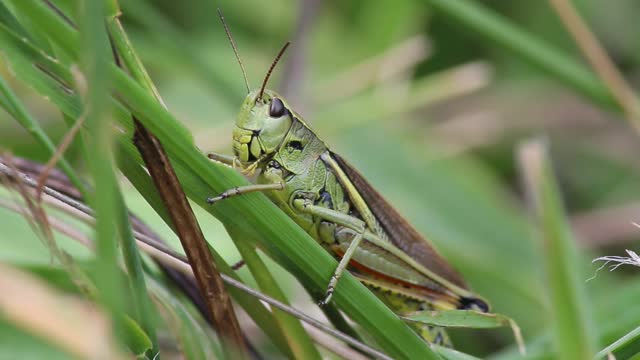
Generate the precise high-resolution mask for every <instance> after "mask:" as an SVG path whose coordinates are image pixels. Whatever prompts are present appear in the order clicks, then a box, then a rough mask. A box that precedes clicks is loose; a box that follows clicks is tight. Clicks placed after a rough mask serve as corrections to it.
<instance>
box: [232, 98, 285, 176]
mask: <svg viewBox="0 0 640 360" xmlns="http://www.w3.org/2000/svg"><path fill="white" fill-rule="evenodd" d="M292 124H293V118H292V116H291V112H290V111H289V106H288V105H287V104H286V103H285V102H284V100H283V99H282V97H281V96H280V95H278V94H277V93H276V92H274V91H271V90H267V89H265V90H264V92H263V93H262V96H261V97H260V89H256V90H253V91H251V92H250V93H249V95H247V97H246V98H245V100H244V102H243V103H242V106H241V108H240V112H239V113H238V118H237V119H236V124H235V127H234V129H233V152H234V154H235V155H236V156H237V157H238V159H239V160H240V163H241V164H242V165H243V166H248V165H250V164H252V163H255V162H256V161H262V160H264V159H265V158H267V157H269V156H270V155H272V154H274V153H275V152H276V151H277V150H278V148H279V147H280V145H281V143H282V140H283V139H284V137H285V136H286V134H287V132H288V131H289V129H290V128H291V125H292Z"/></svg>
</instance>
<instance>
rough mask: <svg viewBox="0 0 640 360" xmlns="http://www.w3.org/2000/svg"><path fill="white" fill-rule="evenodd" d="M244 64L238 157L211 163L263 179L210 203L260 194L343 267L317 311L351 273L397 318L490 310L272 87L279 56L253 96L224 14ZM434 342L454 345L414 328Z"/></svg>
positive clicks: (425, 329)
mask: <svg viewBox="0 0 640 360" xmlns="http://www.w3.org/2000/svg"><path fill="white" fill-rule="evenodd" d="M221 19H222V21H223V24H224V26H225V31H226V32H227V35H228V36H229V40H230V42H231V45H232V47H233V50H234V52H235V54H236V58H237V60H238V62H239V64H240V67H241V69H242V72H243V75H244V77H245V84H246V86H247V92H248V95H247V97H246V98H245V99H244V102H243V103H242V105H241V107H240V111H239V113H238V116H237V119H236V123H235V126H234V129H233V153H234V156H233V157H229V156H224V155H218V154H209V158H210V159H212V160H216V161H219V162H222V163H225V164H227V165H230V166H233V167H234V168H239V169H241V171H242V172H243V173H244V174H245V175H253V174H254V173H257V176H256V183H255V184H254V185H249V186H245V187H238V188H233V189H229V190H227V191H225V192H223V193H221V194H219V195H218V196H215V197H211V198H209V199H207V202H208V203H210V204H214V203H215V202H217V201H220V200H222V199H226V198H229V197H232V196H237V195H241V194H245V193H249V192H256V191H260V192H264V193H265V194H266V195H267V197H269V199H270V200H271V201H273V202H274V203H275V204H276V205H277V206H278V207H279V208H280V209H282V210H283V211H284V212H285V213H286V214H287V215H288V216H290V217H291V218H292V219H293V220H294V221H295V222H296V223H297V224H298V225H299V226H300V227H302V228H303V229H304V230H305V231H306V232H307V233H308V234H309V235H311V237H313V238H314V239H315V240H317V241H318V243H320V245H322V246H323V247H324V248H325V249H326V250H327V251H328V252H329V253H330V254H332V255H333V256H334V257H335V258H336V259H337V260H338V262H339V263H338V267H337V268H336V270H335V272H334V274H333V276H332V277H331V279H330V281H329V283H328V286H327V290H326V295H325V297H324V299H323V300H322V301H321V302H320V304H321V305H324V304H327V303H328V302H329V301H330V299H331V297H332V294H333V292H334V289H335V286H336V284H337V282H338V280H339V279H340V276H341V275H342V273H343V272H344V271H345V269H347V270H349V271H350V272H351V274H352V275H354V276H355V277H356V278H358V279H359V280H360V281H361V282H362V283H363V284H364V285H366V286H367V287H368V288H370V289H371V290H372V291H373V292H374V293H375V294H376V295H377V296H378V297H379V298H380V299H381V300H382V301H384V302H385V303H386V304H387V305H388V306H389V307H390V308H391V309H393V310H394V311H395V312H396V313H397V314H399V315H407V314H410V313H412V312H415V311H421V310H430V309H434V310H449V309H471V310H476V311H481V312H488V311H489V305H488V303H487V302H486V301H485V300H483V299H482V298H480V297H479V296H477V295H475V294H474V293H473V292H471V291H470V290H469V289H468V287H467V286H466V284H465V283H464V281H463V280H462V278H461V276H460V275H459V274H458V273H457V272H456V271H455V270H454V269H453V268H452V267H451V266H450V265H449V264H448V263H447V262H446V261H445V260H444V259H443V258H442V257H441V256H440V255H439V254H438V253H437V251H436V250H435V249H434V248H433V247H432V246H431V245H430V243H429V242H428V241H427V240H426V239H425V238H424V237H423V236H421V235H420V233H418V231H417V230H415V229H414V228H413V227H412V226H411V224H409V223H408V222H407V221H406V220H405V219H404V218H403V217H402V216H401V215H400V214H399V213H398V212H397V211H396V210H395V209H394V208H393V207H392V206H391V205H390V204H389V203H388V202H387V201H386V200H385V199H384V198H383V197H382V196H381V195H380V194H379V193H378V192H377V191H376V190H375V189H374V188H373V187H372V186H371V185H370V184H369V182H368V181H367V180H366V179H365V178H364V176H363V175H361V174H360V173H359V172H358V171H357V170H356V169H355V168H354V167H352V166H351V165H349V163H348V162H347V161H346V160H345V159H344V158H342V157H341V156H340V155H338V154H336V153H335V152H333V151H331V150H330V148H329V147H328V146H327V145H326V144H325V143H324V141H322V140H321V139H320V138H319V137H318V135H316V133H315V132H314V131H313V130H312V129H311V127H309V125H308V124H307V123H306V122H305V121H304V120H303V118H302V117H301V116H300V115H299V114H298V113H296V112H295V111H294V110H293V109H292V108H291V106H289V104H288V103H287V102H286V100H285V99H283V97H282V96H280V95H279V94H277V93H276V92H275V91H272V90H269V89H267V88H266V85H267V83H268V80H269V77H270V75H271V72H272V71H273V69H274V67H275V65H276V64H277V62H278V61H279V59H280V58H281V56H282V54H283V53H284V51H285V50H286V48H287V46H288V45H289V43H287V44H285V46H284V47H283V48H282V49H281V50H280V52H279V54H278V56H277V57H276V59H275V60H274V62H273V63H272V65H271V67H270V68H269V71H268V72H267V75H266V76H265V78H264V81H263V83H262V86H261V87H260V88H258V89H254V90H251V89H250V87H249V84H248V81H247V77H246V72H245V71H244V67H243V66H242V62H241V61H240V57H239V56H238V52H237V48H236V46H235V43H234V42H233V39H232V37H231V34H230V32H229V30H228V28H227V26H226V24H225V23H224V19H223V18H222V16H221ZM414 326H415V327H416V330H417V331H418V333H419V334H420V335H421V336H422V337H423V338H424V339H425V340H427V341H429V342H431V343H440V344H448V338H447V335H446V333H445V332H444V331H443V330H442V329H438V328H433V327H428V326H422V327H420V326H419V325H415V324H414Z"/></svg>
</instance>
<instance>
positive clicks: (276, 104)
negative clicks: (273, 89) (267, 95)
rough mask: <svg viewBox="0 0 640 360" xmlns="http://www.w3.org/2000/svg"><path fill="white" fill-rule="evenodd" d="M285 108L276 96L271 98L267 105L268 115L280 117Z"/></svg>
mask: <svg viewBox="0 0 640 360" xmlns="http://www.w3.org/2000/svg"><path fill="white" fill-rule="evenodd" d="M284 112H285V108H284V104H283V103H282V100H280V99H278V98H273V100H271V107H269V116H271V117H280V116H282V115H284Z"/></svg>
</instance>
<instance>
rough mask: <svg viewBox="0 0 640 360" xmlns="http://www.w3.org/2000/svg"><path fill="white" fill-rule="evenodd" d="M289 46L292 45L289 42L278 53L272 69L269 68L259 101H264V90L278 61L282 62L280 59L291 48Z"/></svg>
mask: <svg viewBox="0 0 640 360" xmlns="http://www.w3.org/2000/svg"><path fill="white" fill-rule="evenodd" d="M289 44H291V43H290V42H289V41H287V43H286V44H284V46H283V47H282V49H280V52H279V53H278V56H276V59H275V60H273V63H272V64H271V67H270V68H269V71H267V76H265V77H264V81H263V82H262V87H261V88H260V94H259V95H258V98H257V99H260V100H262V94H264V88H265V87H266V86H267V82H268V81H269V77H271V72H272V71H273V68H275V67H276V64H277V63H278V61H280V58H281V57H282V54H284V52H285V50H287V47H289Z"/></svg>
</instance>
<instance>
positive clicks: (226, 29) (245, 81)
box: [218, 8, 251, 94]
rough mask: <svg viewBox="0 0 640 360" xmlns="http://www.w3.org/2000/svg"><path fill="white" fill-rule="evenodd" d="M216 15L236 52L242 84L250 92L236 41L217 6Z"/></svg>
mask: <svg viewBox="0 0 640 360" xmlns="http://www.w3.org/2000/svg"><path fill="white" fill-rule="evenodd" d="M218 17H220V21H222V26H224V32H225V33H226V34H227V38H229V42H230V43H231V47H232V48H233V53H234V54H236V60H238V64H240V70H242V77H244V85H245V86H246V87H247V94H248V93H249V92H251V87H250V86H249V80H248V79H247V72H246V71H245V70H244V65H242V60H240V54H238V48H237V47H236V42H235V41H233V36H231V30H229V27H228V26H227V23H226V22H225V21H224V16H222V10H220V8H218Z"/></svg>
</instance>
